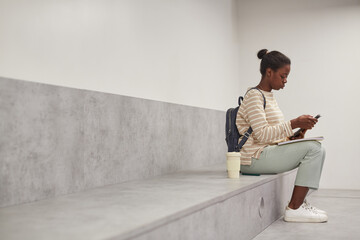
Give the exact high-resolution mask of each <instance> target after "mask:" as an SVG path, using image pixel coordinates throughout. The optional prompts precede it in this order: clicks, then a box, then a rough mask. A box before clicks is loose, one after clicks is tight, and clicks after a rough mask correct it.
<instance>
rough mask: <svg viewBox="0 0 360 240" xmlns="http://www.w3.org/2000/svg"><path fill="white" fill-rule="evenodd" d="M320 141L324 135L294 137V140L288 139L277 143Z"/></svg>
mask: <svg viewBox="0 0 360 240" xmlns="http://www.w3.org/2000/svg"><path fill="white" fill-rule="evenodd" d="M314 140H315V141H322V140H324V137H322V136H321V137H310V138H302V139H295V140H289V141H285V142H279V143H278V145H284V144H290V143H296V142H304V141H314Z"/></svg>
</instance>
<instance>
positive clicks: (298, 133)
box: [290, 114, 321, 138]
mask: <svg viewBox="0 0 360 240" xmlns="http://www.w3.org/2000/svg"><path fill="white" fill-rule="evenodd" d="M320 117H321V115H320V114H318V115H316V116H315V118H316V119H319V118H320ZM301 131H304V129H302V128H301V129H299V130H297V131H296V132H295V133H294V135H293V136H292V137H290V138H293V137H298V136H299V135H300V132H301Z"/></svg>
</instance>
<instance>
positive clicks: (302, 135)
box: [290, 129, 307, 140]
mask: <svg viewBox="0 0 360 240" xmlns="http://www.w3.org/2000/svg"><path fill="white" fill-rule="evenodd" d="M306 131H307V129H304V130H303V131H301V132H300V134H299V136H297V137H290V140H295V139H302V138H304V137H305V133H306Z"/></svg>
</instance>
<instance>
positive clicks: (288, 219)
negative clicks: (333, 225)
mask: <svg viewBox="0 0 360 240" xmlns="http://www.w3.org/2000/svg"><path fill="white" fill-rule="evenodd" d="M327 220H328V219H327V218H326V219H321V218H320V219H318V218H291V217H284V221H285V222H302V223H322V222H327Z"/></svg>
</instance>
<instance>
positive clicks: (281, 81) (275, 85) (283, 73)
mask: <svg viewBox="0 0 360 240" xmlns="http://www.w3.org/2000/svg"><path fill="white" fill-rule="evenodd" d="M268 70H270V86H271V88H272V89H275V90H279V89H283V88H284V87H285V84H286V83H287V77H288V76H289V74H290V64H287V65H285V66H283V67H281V68H279V69H278V70H277V71H274V70H272V69H268Z"/></svg>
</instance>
